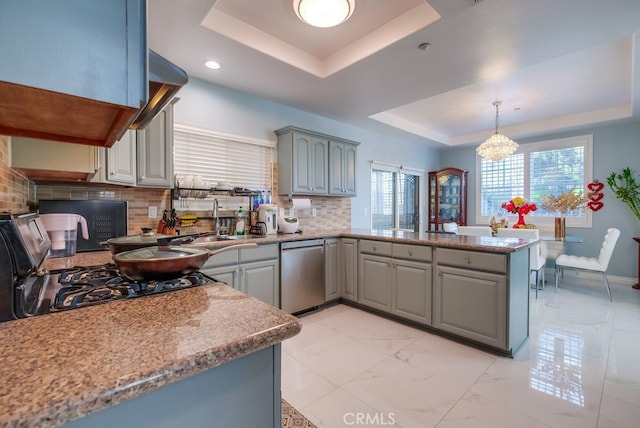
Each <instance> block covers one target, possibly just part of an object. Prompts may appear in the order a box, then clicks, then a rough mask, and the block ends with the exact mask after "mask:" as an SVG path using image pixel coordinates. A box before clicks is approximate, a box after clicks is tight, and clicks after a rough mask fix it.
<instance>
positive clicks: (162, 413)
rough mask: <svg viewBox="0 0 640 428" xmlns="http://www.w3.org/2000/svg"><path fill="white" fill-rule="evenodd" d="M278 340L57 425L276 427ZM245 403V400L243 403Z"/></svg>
mask: <svg viewBox="0 0 640 428" xmlns="http://www.w3.org/2000/svg"><path fill="white" fill-rule="evenodd" d="M281 348H282V345H281V344H279V343H278V344H276V345H272V346H269V347H267V348H265V349H261V350H259V351H257V352H254V353H252V354H248V355H245V356H243V357H241V358H238V359H236V360H232V361H229V362H226V363H224V364H222V365H220V366H217V367H215V368H211V369H208V370H205V371H203V372H201V373H196V374H194V375H191V376H189V377H186V378H185V379H181V380H178V381H177V382H172V383H168V384H167V385H164V386H161V387H159V388H157V389H153V388H151V390H150V391H149V392H147V393H145V394H141V395H139V396H137V397H135V398H132V399H130V400H125V401H123V402H121V403H118V404H116V405H114V406H111V407H107V408H106V409H103V410H101V411H99V412H96V413H92V414H90V415H88V416H85V417H82V418H80V419H76V420H74V421H71V422H68V423H66V424H64V425H62V427H63V428H111V427H160V428H162V427H164V428H167V427H205V426H206V427H261V428H281V427H282V407H281V392H280V391H281V389H282V388H281V376H282V365H281V360H282V349H281ZM248 404H249V405H248Z"/></svg>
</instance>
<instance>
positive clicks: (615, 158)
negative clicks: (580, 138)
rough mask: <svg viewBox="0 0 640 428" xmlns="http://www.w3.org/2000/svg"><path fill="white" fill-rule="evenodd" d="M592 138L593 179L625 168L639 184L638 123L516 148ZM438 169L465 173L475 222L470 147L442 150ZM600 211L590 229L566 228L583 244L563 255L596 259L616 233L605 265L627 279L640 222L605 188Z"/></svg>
mask: <svg viewBox="0 0 640 428" xmlns="http://www.w3.org/2000/svg"><path fill="white" fill-rule="evenodd" d="M588 134H591V135H593V159H594V161H593V163H594V164H593V178H594V179H597V180H599V181H601V182H603V183H606V178H607V177H608V176H609V175H610V174H611V172H613V171H620V170H621V169H622V168H624V167H626V166H629V167H631V169H633V170H635V171H636V179H637V180H640V162H638V160H639V159H640V123H621V124H617V125H607V126H600V127H589V128H584V129H581V130H579V131H574V132H570V133H569V132H565V133H557V134H549V135H544V136H542V137H536V138H527V139H523V140H520V139H518V143H519V144H527V143H532V142H537V141H544V140H553V139H557V138H565V137H571V136H576V135H588ZM440 156H441V162H442V166H456V167H458V168H463V169H466V170H468V171H469V190H470V191H469V206H468V215H469V220H470V223H473V222H474V221H475V212H476V201H475V197H474V195H475V189H476V182H477V179H476V173H477V171H476V153H475V146H474V147H464V148H458V149H446V150H442V151H441V153H440ZM603 192H604V198H603V200H602V201H603V202H604V207H603V208H602V209H600V210H599V211H596V212H594V213H593V226H592V228H590V229H588V228H568V229H567V233H568V234H572V235H583V236H585V237H586V240H585V242H584V243H583V244H567V249H566V251H567V252H569V253H571V254H576V255H582V256H588V257H597V255H598V252H599V251H600V246H601V245H602V239H603V238H604V235H605V233H606V231H607V229H608V228H609V227H616V228H618V229H620V232H621V233H620V238H619V239H618V243H617V245H616V248H615V250H614V253H613V258H612V260H611V263H610V265H609V271H608V273H610V274H611V275H618V276H624V277H630V278H636V276H637V273H638V272H637V269H638V265H637V260H638V248H637V245H638V244H636V243H635V241H633V240H632V239H631V238H632V237H634V236H640V221H638V220H637V219H636V217H635V216H634V215H633V213H632V212H631V210H630V209H629V208H628V207H627V205H625V204H624V203H623V202H621V201H619V200H618V199H616V197H615V196H614V194H613V192H612V191H611V189H609V186H607V185H605V188H604V190H603Z"/></svg>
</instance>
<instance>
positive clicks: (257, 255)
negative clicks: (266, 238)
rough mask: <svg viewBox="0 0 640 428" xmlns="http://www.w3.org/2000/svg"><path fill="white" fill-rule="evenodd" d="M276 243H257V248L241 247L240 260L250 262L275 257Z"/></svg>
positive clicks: (277, 251) (276, 251)
mask: <svg viewBox="0 0 640 428" xmlns="http://www.w3.org/2000/svg"><path fill="white" fill-rule="evenodd" d="M278 253H279V250H278V244H269V245H259V246H258V248H243V249H241V250H240V261H241V262H252V261H256V260H266V259H277V258H278Z"/></svg>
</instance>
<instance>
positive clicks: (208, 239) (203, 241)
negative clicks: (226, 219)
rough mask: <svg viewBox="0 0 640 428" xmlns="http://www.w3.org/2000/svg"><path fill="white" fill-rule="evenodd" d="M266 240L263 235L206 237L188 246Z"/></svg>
mask: <svg viewBox="0 0 640 428" xmlns="http://www.w3.org/2000/svg"><path fill="white" fill-rule="evenodd" d="M257 238H266V236H265V235H208V236H201V237H199V238H197V239H196V240H194V241H193V242H191V243H190V245H199V246H206V245H207V244H211V243H214V242H221V241H243V240H247V239H257Z"/></svg>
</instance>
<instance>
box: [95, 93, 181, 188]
mask: <svg viewBox="0 0 640 428" xmlns="http://www.w3.org/2000/svg"><path fill="white" fill-rule="evenodd" d="M173 104H174V103H171V104H169V105H168V106H167V107H165V109H164V110H162V112H160V113H159V114H158V115H157V116H156V117H155V118H154V119H153V121H151V123H150V124H149V125H148V126H147V127H146V128H143V129H141V130H138V131H132V130H129V131H127V132H126V133H125V135H124V137H123V138H121V139H120V140H119V141H117V142H116V144H114V145H113V146H112V147H110V148H108V149H100V150H101V153H100V164H99V170H98V172H97V173H96V174H95V176H94V177H93V179H92V180H91V181H94V182H100V183H111V184H124V185H129V186H138V187H159V188H171V187H173V157H172V156H171V154H172V153H173Z"/></svg>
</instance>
